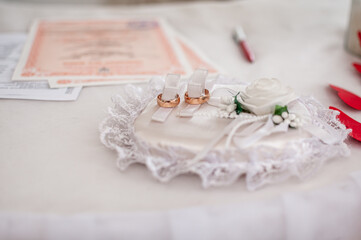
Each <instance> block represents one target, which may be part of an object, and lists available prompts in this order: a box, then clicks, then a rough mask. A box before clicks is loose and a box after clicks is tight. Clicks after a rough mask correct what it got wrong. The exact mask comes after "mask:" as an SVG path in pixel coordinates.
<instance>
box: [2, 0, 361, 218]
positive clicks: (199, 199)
mask: <svg viewBox="0 0 361 240" xmlns="http://www.w3.org/2000/svg"><path fill="white" fill-rule="evenodd" d="M349 7H350V2H349V1H328V0H319V1H312V0H307V1H305V0H294V1H286V0H274V1H241V2H227V3H193V4H172V5H150V6H138V7H124V6H123V7H120V6H119V7H117V6H116V7H102V6H77V5H74V6H66V5H61V6H55V5H27V4H14V3H0V16H1V18H0V31H1V32H9V31H17V32H19V31H20V32H24V31H26V30H27V29H28V27H29V24H30V22H31V20H32V19H34V18H36V17H58V18H59V17H84V18H86V17H89V18H94V17H95V18H98V17H99V18H101V17H123V16H128V15H129V16H131V15H134V14H135V15H141V16H161V17H165V18H167V20H168V21H169V22H170V24H171V25H172V26H173V27H174V28H175V29H176V30H177V31H179V32H180V33H182V34H184V35H185V36H186V37H188V38H189V39H190V40H192V41H193V42H194V43H195V44H196V45H198V46H199V47H200V48H201V50H203V51H204V52H205V53H206V55H208V56H209V58H210V59H212V60H213V61H214V62H216V63H217V64H218V65H220V66H222V67H223V68H224V69H225V70H227V72H228V73H229V74H230V75H233V76H237V77H239V78H240V79H242V80H244V81H251V80H253V79H257V78H260V77H277V78H278V79H280V80H281V81H283V82H285V83H286V84H288V85H290V86H292V87H293V88H294V89H295V90H296V92H298V93H299V94H304V95H313V96H314V97H316V98H317V99H318V100H319V101H320V102H321V103H322V104H324V105H325V106H329V105H333V106H335V107H338V108H341V109H343V110H345V112H347V113H349V114H350V115H351V116H353V117H354V118H355V119H357V120H361V113H359V112H357V111H356V110H352V109H351V108H350V107H348V106H346V105H345V104H343V103H342V102H341V101H340V99H339V98H338V97H337V95H336V94H335V92H333V91H332V90H330V89H329V88H328V84H329V83H333V84H336V85H341V86H343V87H344V88H346V89H350V90H352V91H353V92H354V93H356V94H359V95H361V82H360V80H361V77H360V76H359V75H358V74H357V73H356V72H355V71H354V70H353V68H352V66H351V63H352V62H353V61H356V60H359V59H357V58H356V57H354V56H351V55H350V54H348V53H347V52H346V51H345V50H344V47H343V45H344V36H345V34H346V29H347V24H348V14H349ZM238 24H242V25H243V27H244V29H245V31H246V32H247V34H248V37H249V43H250V44H251V46H252V48H253V49H254V52H255V55H256V58H257V59H256V62H255V63H254V64H249V63H248V62H247V61H245V59H244V58H243V57H242V56H241V55H240V54H239V50H238V48H237V46H236V45H235V44H234V43H233V41H232V39H231V36H230V34H231V31H232V29H233V27H234V26H236V25H238ZM121 88H122V86H121V85H118V86H104V87H86V88H84V89H83V90H82V92H81V94H80V96H79V99H78V100H77V101H75V102H45V101H25V100H0V116H1V117H0V146H1V147H0V211H10V212H35V213H57V214H73V213H83V212H124V211H144V210H167V209H177V208H183V207H191V206H199V205H219V204H229V203H240V202H245V201H254V200H263V199H271V198H273V197H276V196H280V195H281V194H283V193H287V192H306V191H309V190H312V189H318V188H321V187H324V186H327V185H330V184H334V183H336V182H338V181H340V180H342V179H344V178H345V177H346V176H347V175H348V174H349V173H350V172H354V171H360V170H361V161H360V155H361V145H360V143H359V142H356V141H355V140H352V139H349V140H347V143H348V144H349V146H350V149H351V156H350V157H348V158H343V159H333V160H331V161H330V162H328V163H327V164H326V165H325V166H324V168H322V169H321V170H320V172H319V173H318V174H317V175H316V176H314V177H312V178H311V179H309V180H307V181H304V182H300V181H298V180H296V179H290V180H289V181H287V182H284V183H280V184H276V185H272V186H266V187H264V188H262V189H260V190H257V191H255V192H248V191H247V190H246V187H245V182H244V180H243V179H240V180H239V181H238V182H236V183H235V184H233V185H231V186H228V187H220V188H210V189H203V188H202V187H201V182H200V180H199V179H198V178H197V177H196V176H193V175H186V176H180V177H177V178H176V179H174V180H172V181H171V182H169V183H167V184H164V183H160V182H158V181H156V180H155V179H154V178H153V177H152V176H151V174H150V173H149V172H148V171H147V169H146V168H145V167H144V166H142V165H133V166H131V167H129V168H128V169H127V170H126V171H124V172H120V171H119V170H118V169H117V168H116V165H115V159H116V153H115V152H112V151H111V150H109V149H107V148H105V147H104V146H103V145H102V144H101V142H100V140H99V130H98V126H99V123H100V122H101V121H102V120H103V119H104V118H105V117H106V115H107V114H106V110H107V107H108V106H111V105H112V103H111V97H112V96H113V95H115V94H117V93H118V92H119V90H120V89H121Z"/></svg>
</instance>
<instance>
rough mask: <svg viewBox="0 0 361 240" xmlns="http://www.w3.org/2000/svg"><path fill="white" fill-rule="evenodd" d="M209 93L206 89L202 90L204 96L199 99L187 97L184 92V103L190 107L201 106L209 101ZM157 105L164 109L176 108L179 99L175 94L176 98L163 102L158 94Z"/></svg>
mask: <svg viewBox="0 0 361 240" xmlns="http://www.w3.org/2000/svg"><path fill="white" fill-rule="evenodd" d="M209 97H210V95H209V91H208V89H204V94H202V95H201V96H200V97H195V98H194V97H189V96H188V92H186V93H185V94H184V101H185V102H186V103H188V104H191V105H200V104H203V103H205V102H207V101H208V100H209ZM157 103H158V105H159V106H160V107H164V108H174V107H176V106H178V104H179V103H180V97H179V95H178V94H177V96H176V97H175V98H174V99H172V100H169V101H165V100H162V94H159V95H158V97H157Z"/></svg>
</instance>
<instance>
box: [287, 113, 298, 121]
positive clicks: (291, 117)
mask: <svg viewBox="0 0 361 240" xmlns="http://www.w3.org/2000/svg"><path fill="white" fill-rule="evenodd" d="M288 118H289V119H290V120H291V121H293V120H295V119H296V115H295V114H293V113H290V114H289V115H288Z"/></svg>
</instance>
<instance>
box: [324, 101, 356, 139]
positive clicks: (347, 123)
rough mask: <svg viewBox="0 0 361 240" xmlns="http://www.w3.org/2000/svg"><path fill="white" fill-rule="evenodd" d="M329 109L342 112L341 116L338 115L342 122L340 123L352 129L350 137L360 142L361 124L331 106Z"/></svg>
mask: <svg viewBox="0 0 361 240" xmlns="http://www.w3.org/2000/svg"><path fill="white" fill-rule="evenodd" d="M329 109H332V110H335V111H338V112H340V114H339V115H338V119H339V120H340V122H341V123H343V124H344V125H345V126H346V128H350V129H352V132H351V133H350V134H349V135H350V137H352V138H354V139H356V140H358V141H361V123H359V122H358V121H356V120H355V119H353V118H351V117H350V116H348V115H347V114H346V113H344V112H342V111H341V110H340V109H337V108H335V107H332V106H330V107H329Z"/></svg>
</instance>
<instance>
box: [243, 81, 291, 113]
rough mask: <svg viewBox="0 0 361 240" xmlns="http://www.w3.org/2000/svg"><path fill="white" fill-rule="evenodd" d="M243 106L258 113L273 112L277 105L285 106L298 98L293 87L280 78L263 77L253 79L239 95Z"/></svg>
mask: <svg viewBox="0 0 361 240" xmlns="http://www.w3.org/2000/svg"><path fill="white" fill-rule="evenodd" d="M237 99H238V101H239V102H240V103H241V104H242V106H243V107H244V108H245V109H247V110H249V111H250V112H252V113H254V114H256V115H264V114H269V113H273V112H274V110H275V106H276V105H281V106H285V105H287V104H288V103H290V102H292V101H293V100H295V99H297V96H296V95H295V93H294V91H293V89H292V88H290V87H287V86H284V85H282V84H281V83H280V81H279V80H278V79H275V78H271V79H268V78H261V79H259V80H256V81H253V82H252V83H251V84H250V85H249V86H248V87H247V88H246V89H245V91H244V92H240V94H239V95H238V97H237Z"/></svg>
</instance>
